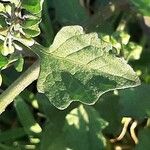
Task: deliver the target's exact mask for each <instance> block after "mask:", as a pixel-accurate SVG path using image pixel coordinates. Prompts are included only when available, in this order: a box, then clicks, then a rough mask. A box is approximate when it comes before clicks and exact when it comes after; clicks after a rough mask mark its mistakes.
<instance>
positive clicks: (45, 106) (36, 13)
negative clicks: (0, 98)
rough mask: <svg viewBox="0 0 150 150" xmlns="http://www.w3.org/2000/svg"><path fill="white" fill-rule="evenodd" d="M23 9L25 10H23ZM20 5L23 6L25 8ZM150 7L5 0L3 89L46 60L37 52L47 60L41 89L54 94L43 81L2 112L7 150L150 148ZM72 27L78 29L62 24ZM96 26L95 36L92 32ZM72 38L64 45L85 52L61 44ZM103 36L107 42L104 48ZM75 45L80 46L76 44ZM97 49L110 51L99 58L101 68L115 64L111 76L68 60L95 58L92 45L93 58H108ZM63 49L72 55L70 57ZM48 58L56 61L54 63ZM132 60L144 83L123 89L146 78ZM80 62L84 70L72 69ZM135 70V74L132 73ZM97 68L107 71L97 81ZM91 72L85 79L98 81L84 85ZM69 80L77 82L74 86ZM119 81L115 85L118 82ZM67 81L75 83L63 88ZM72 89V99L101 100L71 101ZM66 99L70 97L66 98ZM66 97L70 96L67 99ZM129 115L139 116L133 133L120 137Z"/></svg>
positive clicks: (0, 32)
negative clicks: (74, 51)
mask: <svg viewBox="0 0 150 150" xmlns="http://www.w3.org/2000/svg"><path fill="white" fill-rule="evenodd" d="M16 7H17V9H15V8H16ZM20 8H22V9H21V10H20ZM42 8H43V10H42ZM149 8H150V1H149V0H133V1H132V0H131V1H130V0H128V1H127V0H93V1H90V0H87V1H82V0H45V1H44V2H43V1H40V0H32V1H29V0H23V1H22V3H21V6H20V3H19V1H18V0H13V1H11V3H10V1H9V0H8V1H5V0H2V1H0V51H1V54H0V85H1V86H0V92H1V93H2V92H3V91H4V90H5V89H7V87H8V86H9V85H10V84H11V83H12V82H13V81H15V79H17V78H18V76H20V74H21V73H23V72H24V71H25V70H26V69H27V68H28V67H30V66H31V64H33V62H35V60H37V59H38V57H37V56H36V55H35V54H34V52H35V53H37V54H38V56H39V58H40V61H41V62H42V63H41V64H42V65H41V70H42V71H41V74H40V78H41V79H40V78H39V81H38V90H39V91H40V92H43V93H46V96H45V95H44V94H42V93H38V92H37V89H36V84H37V83H36V82H33V83H32V84H31V85H30V86H29V87H28V88H26V89H25V90H24V91H23V92H22V93H21V94H20V95H19V96H18V97H17V98H16V99H15V101H14V102H13V103H12V104H10V105H9V106H8V107H7V109H6V111H5V112H3V113H2V114H1V116H0V149H2V150H3V149H4V150H22V149H35V150H38V149H40V150H84V149H85V150H99V149H100V150H103V149H104V150H105V149H106V150H113V149H116V150H117V149H119V148H121V149H123V150H130V149H138V150H149V147H150V146H149V137H150V120H149V118H150V85H149V84H150V43H149V40H150V36H149V35H150V17H149V16H150V13H149ZM14 10H16V11H14ZM16 17H17V18H18V20H19V22H15V21H14V23H13V24H11V23H10V22H11V21H12V20H13V18H16ZM41 18H42V19H41ZM72 25H76V26H72ZM77 25H78V26H77ZM79 25H80V26H82V27H83V29H84V31H85V32H86V33H85V32H83V31H82V28H81V27H79ZM64 26H70V27H68V28H63V29H62V30H60V29H61V28H62V27H64ZM72 28H75V29H73V31H76V30H77V29H78V31H76V32H75V33H74V34H75V35H74V34H73V33H71V31H72ZM65 29H66V30H67V32H63V33H62V31H63V30H65ZM8 30H10V31H11V33H12V34H11V36H10V35H8V34H7V33H8V32H7V31H8ZM91 32H92V34H88V33H91ZM93 32H96V33H97V34H98V35H95V34H94V33H93ZM79 33H80V34H83V35H82V37H83V38H82V39H81V37H79ZM12 35H13V36H12ZM60 35H61V36H60ZM63 36H64V37H63ZM65 36H66V37H68V36H70V37H74V39H73V38H68V39H66V41H65V44H64V45H63V46H64V47H67V46H68V45H71V46H72V47H71V48H72V49H75V47H77V46H78V47H79V49H82V52H83V53H82V55H77V56H76V55H73V56H72V57H70V56H68V50H69V49H70V47H69V46H68V47H67V48H68V49H64V51H63V53H62V51H61V50H62V49H63V48H64V47H61V46H60V45H59V44H60V42H61V41H63V38H66V37H65ZM97 36H98V37H97ZM77 38H78V39H80V40H81V41H82V42H81V43H83V41H84V42H85V45H82V44H80V43H79V42H76V39H77ZM93 38H94V40H93ZM70 39H71V40H72V39H73V40H72V41H71V40H70ZM91 39H92V40H93V43H92V42H91V41H92V40H91ZM95 39H96V40H95ZM34 40H35V41H37V42H38V43H40V44H41V45H42V46H43V47H46V48H44V50H39V49H38V48H37V47H36V46H35V44H34ZM10 41H11V42H10ZM53 41H54V42H53ZM95 41H98V43H101V45H100V46H99V45H98V43H96V42H95ZM67 42H68V43H71V44H68V43H67ZM52 43H53V44H52ZM73 43H75V44H74V45H73ZM77 44H78V45H77ZM37 45H38V44H37ZM85 46H90V48H89V49H86V48H85ZM49 47H50V48H49ZM110 47H111V48H110ZM30 48H33V49H34V50H33V51H34V52H32V51H31V50H30V51H29V49H30ZM96 48H98V50H99V49H100V51H101V50H105V51H106V55H104V54H102V56H103V58H105V59H103V61H102V60H101V59H100V60H99V61H97V62H94V63H95V64H96V65H95V66H96V67H97V66H98V64H100V65H101V63H104V62H105V63H104V66H105V65H108V67H106V66H105V73H107V76H108V74H109V77H110V81H111V82H110V81H108V80H107V79H106V78H105V75H106V74H105V75H103V71H104V70H100V69H97V70H96V71H95V70H94V71H93V70H92V71H93V72H92V71H91V70H90V71H89V70H88V69H87V70H86V69H85V68H79V66H78V65H77V63H75V65H74V63H72V62H69V63H68V64H67V66H65V64H66V62H68V61H67V60H68V59H71V60H72V59H73V60H74V58H76V59H75V60H78V61H79V62H83V58H85V57H87V58H88V55H85V54H87V53H85V51H86V52H87V50H88V51H90V52H89V54H90V56H91V54H93V53H94V54H93V57H94V56H95V57H96V56H99V55H100V56H101V53H96V52H97V51H98V50H97V49H96ZM52 52H53V53H52ZM52 54H53V55H52ZM63 54H64V56H62V55H63ZM65 54H66V56H65ZM109 54H110V55H109ZM53 56H57V57H58V56H61V57H62V59H61V60H60V59H58V58H57V59H55V61H54V58H53ZM83 56H84V57H83ZM67 57H68V58H67ZM119 58H124V59H125V60H126V61H124V62H122V61H121V59H119ZM81 60H82V61H81ZM47 62H49V63H48V64H47ZM127 62H128V64H130V66H132V68H133V69H134V70H135V72H136V74H137V75H138V76H139V78H140V80H141V85H140V86H138V87H134V88H129V89H123V90H117V89H118V88H120V87H122V88H123V87H131V86H135V84H139V80H137V78H136V79H135V78H134V77H136V75H135V73H134V72H133V70H132V69H131V67H129V65H127ZM85 64H86V63H85ZM85 64H84V65H85ZM52 65H54V66H55V67H54V68H52V69H53V73H54V74H53V76H51V74H49V71H50V69H49V68H51V66H52ZM100 65H99V66H100ZM56 66H57V67H56ZM62 66H63V67H64V68H65V69H66V70H67V73H65V74H64V77H66V76H67V80H65V79H64V78H61V80H60V76H61V77H62V76H63V75H62V74H61V69H62V68H61V67H62ZM68 66H69V67H68ZM74 66H75V67H76V69H75V70H71V69H72V68H73V67H74ZM93 66H94V65H93ZM116 68H117V72H116V70H115V69H116ZM127 70H128V74H127V75H126V71H127ZM73 71H74V72H77V73H76V74H75V75H74V76H73V77H72V76H70V74H69V73H72V72H73ZM113 71H114V72H113ZM20 72H21V73H20ZM68 72H69V73H68ZM78 73H79V74H78ZM60 74H61V75H60ZM93 74H94V75H97V74H101V75H102V76H101V77H97V76H96V77H95V76H94V77H93V78H94V81H95V82H94V81H91V80H89V76H93ZM114 74H115V75H116V78H115V79H114V78H113V77H112V76H114ZM122 74H125V77H126V78H123V79H122V78H121V77H122ZM85 76H86V79H85V81H88V83H90V84H85V85H84V83H86V82H83V85H84V86H83V85H82V86H81V81H83V78H82V77H85ZM54 77H55V78H54ZM68 79H70V80H71V81H72V80H73V81H74V82H73V83H74V84H73V88H72V86H71V85H70V82H69V80H68ZM75 79H78V81H77V80H75ZM130 79H131V81H130ZM114 80H115V81H116V83H115V84H114V82H112V81H114ZM53 81H59V82H60V83H59V82H57V84H55V86H52V85H51V83H52V82H53ZM64 81H66V82H64ZM97 81H99V82H98V83H101V84H100V85H102V87H100V86H99V85H98V84H96V82H97ZM129 81H130V82H129ZM55 83H56V82H55ZM93 83H94V84H93ZM63 84H66V85H67V86H66V85H65V86H62V85H63ZM122 84H123V85H122ZM74 85H76V86H74ZM89 85H90V86H89ZM91 85H92V86H91ZM93 85H94V86H93ZM110 85H111V86H110ZM66 87H69V88H71V89H72V90H70V91H69V90H67V89H65V88H66ZM85 87H86V88H85ZM57 89H61V90H62V91H65V92H62V91H61V92H62V93H61V92H60V91H59V94H58V91H57ZM77 89H80V90H77ZM85 89H86V90H85ZM93 89H94V90H95V89H96V90H95V91H97V90H98V91H99V92H101V93H103V92H105V91H108V90H109V89H111V90H112V89H115V90H112V91H110V92H108V93H106V94H104V95H102V96H101V97H100V98H99V99H98V101H97V102H96V100H95V99H97V95H96V94H95V93H96V92H95V91H94V90H93ZM87 91H88V92H87ZM93 91H94V92H93ZM90 92H91V93H92V94H91V93H90ZM64 93H65V94H64ZM68 93H69V95H71V98H72V99H75V98H77V99H79V101H81V102H84V103H93V101H94V102H96V103H95V104H94V105H92V106H87V105H85V104H82V103H80V102H73V103H71V104H70V97H69V98H68V99H69V102H68V101H66V97H67V96H66V95H67V94H68ZM77 95H79V96H80V95H82V97H81V96H80V97H77ZM65 96H66V97H65ZM47 97H48V98H49V99H48V98H47ZM56 97H57V98H56ZM64 97H65V98H64ZM85 97H90V99H89V101H90V102H87V101H85ZM64 99H65V101H63V100H64ZM49 100H50V101H51V102H52V104H53V105H55V106H56V107H58V108H61V109H64V108H66V106H68V105H69V104H70V106H69V107H68V108H66V109H65V110H63V111H62V110H59V109H57V108H56V107H54V106H53V105H52V104H51V103H50V102H49ZM58 100H59V103H58ZM60 100H61V101H63V103H62V104H61V103H60ZM91 101H92V102H91ZM123 119H125V120H126V121H125V122H127V120H128V119H131V122H130V124H129V126H128V128H127V131H126V134H125V136H124V137H123V138H121V139H120V140H116V138H117V137H118V136H119V134H120V133H121V130H122V128H123V125H124V124H123V123H124V121H123ZM135 122H137V126H136V128H135V135H136V136H137V139H138V142H136V140H135V138H134V137H133V133H131V132H130V129H131V128H132V127H133V126H132V125H133V123H135Z"/></svg>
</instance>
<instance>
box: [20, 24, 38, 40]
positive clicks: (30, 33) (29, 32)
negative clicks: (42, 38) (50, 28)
mask: <svg viewBox="0 0 150 150" xmlns="http://www.w3.org/2000/svg"><path fill="white" fill-rule="evenodd" d="M23 32H24V33H25V36H26V37H27V38H30V37H36V36H38V35H39V34H40V29H39V27H38V25H37V24H36V25H34V26H31V27H30V28H27V29H23Z"/></svg>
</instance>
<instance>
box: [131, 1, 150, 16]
mask: <svg viewBox="0 0 150 150" xmlns="http://www.w3.org/2000/svg"><path fill="white" fill-rule="evenodd" d="M130 1H131V3H133V4H134V5H135V6H136V7H137V9H138V10H139V11H140V12H141V13H142V14H143V15H144V16H150V11H149V10H150V1H149V0H130Z"/></svg>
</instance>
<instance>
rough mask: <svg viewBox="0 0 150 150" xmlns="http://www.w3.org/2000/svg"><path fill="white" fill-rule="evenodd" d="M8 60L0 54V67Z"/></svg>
mask: <svg viewBox="0 0 150 150" xmlns="http://www.w3.org/2000/svg"><path fill="white" fill-rule="evenodd" d="M7 63H8V60H7V58H6V57H5V56H3V55H2V54H0V69H1V68H2V67H4V66H5V65H7Z"/></svg>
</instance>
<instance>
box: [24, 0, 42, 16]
mask: <svg viewBox="0 0 150 150" xmlns="http://www.w3.org/2000/svg"><path fill="white" fill-rule="evenodd" d="M43 1H44V0H32V1H31V0H23V1H22V5H21V6H22V7H23V8H24V9H26V10H27V11H29V12H31V13H33V14H38V13H39V12H41V10H42V4H43Z"/></svg>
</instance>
